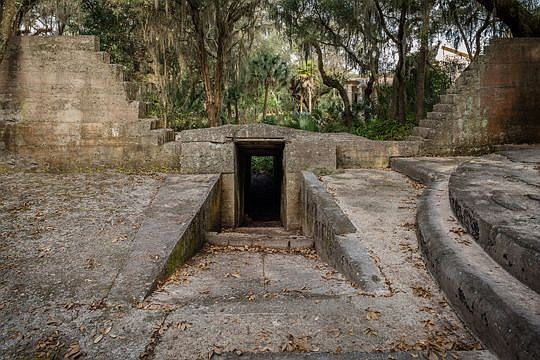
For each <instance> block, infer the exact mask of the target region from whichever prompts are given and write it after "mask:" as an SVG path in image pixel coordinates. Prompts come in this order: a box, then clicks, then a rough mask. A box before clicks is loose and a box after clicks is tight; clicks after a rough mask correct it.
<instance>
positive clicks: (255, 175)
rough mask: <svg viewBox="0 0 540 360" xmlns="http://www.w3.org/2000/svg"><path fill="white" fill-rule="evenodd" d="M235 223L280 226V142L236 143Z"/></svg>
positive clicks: (281, 166) (254, 225)
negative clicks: (236, 205) (236, 202)
mask: <svg viewBox="0 0 540 360" xmlns="http://www.w3.org/2000/svg"><path fill="white" fill-rule="evenodd" d="M237 160H238V164H237V181H238V183H237V201H238V207H237V210H238V211H237V214H238V218H237V226H249V227H260V226H281V202H282V201H281V199H282V185H283V184H282V182H283V180H282V179H283V143H282V142H274V141H259V142H249V143H237Z"/></svg>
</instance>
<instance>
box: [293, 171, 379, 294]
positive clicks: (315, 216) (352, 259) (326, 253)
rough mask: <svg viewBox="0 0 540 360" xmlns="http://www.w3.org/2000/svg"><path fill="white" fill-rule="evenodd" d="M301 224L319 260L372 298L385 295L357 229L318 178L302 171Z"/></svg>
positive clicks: (376, 269)
mask: <svg viewBox="0 0 540 360" xmlns="http://www.w3.org/2000/svg"><path fill="white" fill-rule="evenodd" d="M302 180H303V181H302V185H301V212H300V213H301V224H302V231H303V233H304V234H305V235H306V236H309V237H311V238H313V240H314V243H315V250H317V253H318V254H319V255H320V257H321V258H322V259H323V260H324V261H326V262H327V263H329V264H330V265H332V266H333V267H335V268H336V269H337V270H338V271H339V272H341V273H342V274H343V275H345V277H347V278H348V279H349V280H351V281H352V282H353V283H355V284H357V285H359V286H360V288H361V289H362V290H364V291H366V292H368V293H372V294H379V295H381V294H385V293H386V292H387V291H388V288H387V287H386V284H385V283H384V281H383V277H382V275H381V274H380V271H379V269H378V268H377V266H376V265H375V263H374V262H373V260H372V259H371V257H370V256H369V254H368V251H367V249H366V248H365V247H364V246H363V245H362V244H361V242H360V240H359V239H358V238H357V237H356V235H355V233H356V228H355V226H354V225H353V224H352V223H351V221H350V220H349V218H348V217H347V215H345V213H344V212H343V211H342V210H341V208H340V207H339V206H338V205H337V204H336V202H335V200H334V199H333V198H332V196H331V195H330V194H329V193H328V192H327V191H326V189H325V188H324V186H323V184H322V183H321V182H320V181H319V180H318V179H317V177H316V176H315V175H314V174H313V173H311V172H307V171H302Z"/></svg>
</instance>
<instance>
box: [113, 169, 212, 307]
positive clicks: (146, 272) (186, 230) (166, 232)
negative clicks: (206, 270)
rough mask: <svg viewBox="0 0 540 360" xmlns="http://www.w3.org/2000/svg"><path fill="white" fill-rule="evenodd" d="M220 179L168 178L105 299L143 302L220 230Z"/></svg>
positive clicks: (195, 176)
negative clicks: (208, 235)
mask: <svg viewBox="0 0 540 360" xmlns="http://www.w3.org/2000/svg"><path fill="white" fill-rule="evenodd" d="M220 195H221V183H220V177H219V175H189V176H186V175H176V176H169V177H168V178H167V179H166V180H165V183H164V184H163V185H162V186H161V188H160V189H159V191H158V193H157V195H156V197H155V199H154V201H153V203H152V204H151V205H150V207H149V208H148V210H147V212H146V218H145V220H144V222H143V223H142V225H141V228H140V229H139V231H138V232H137V235H135V239H134V244H133V248H132V250H131V253H130V255H129V257H128V259H127V261H126V263H125V264H124V266H123V268H122V270H120V273H119V274H118V276H117V278H116V281H115V283H114V285H113V287H112V289H111V291H110V293H109V295H108V297H107V300H108V301H109V302H121V303H126V302H127V303H138V302H140V301H143V300H144V299H145V298H146V297H147V296H148V295H149V294H150V293H151V292H152V291H153V290H155V288H156V287H157V286H158V284H159V282H160V281H162V280H163V279H165V277H166V276H168V275H170V274H172V273H173V272H174V271H175V269H176V268H177V267H178V266H179V265H182V264H183V263H185V261H186V260H188V259H189V258H190V257H191V256H193V255H194V254H195V252H196V251H197V250H198V249H200V248H201V247H202V245H203V242H204V235H205V232H206V231H216V230H218V229H219V228H220V226H221V224H220V211H221V206H220V205H221V204H220V201H221V196H220Z"/></svg>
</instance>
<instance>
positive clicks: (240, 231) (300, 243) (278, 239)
mask: <svg viewBox="0 0 540 360" xmlns="http://www.w3.org/2000/svg"><path fill="white" fill-rule="evenodd" d="M206 242H208V243H209V244H212V245H218V246H254V247H263V248H274V249H309V248H313V239H311V238H309V237H307V236H303V235H302V234H301V233H300V231H288V230H285V229H284V228H282V227H240V228H237V229H234V230H226V231H222V232H219V233H218V232H207V233H206Z"/></svg>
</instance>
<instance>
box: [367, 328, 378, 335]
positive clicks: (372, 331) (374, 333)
mask: <svg viewBox="0 0 540 360" xmlns="http://www.w3.org/2000/svg"><path fill="white" fill-rule="evenodd" d="M364 334H366V335H369V336H378V335H379V333H378V332H377V330H374V329H372V328H366V329H365V330H364Z"/></svg>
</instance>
